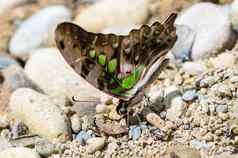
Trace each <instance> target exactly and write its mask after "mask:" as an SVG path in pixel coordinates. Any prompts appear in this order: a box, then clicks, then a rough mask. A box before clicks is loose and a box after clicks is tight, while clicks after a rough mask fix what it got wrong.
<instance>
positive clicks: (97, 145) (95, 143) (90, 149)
mask: <svg viewBox="0 0 238 158" xmlns="http://www.w3.org/2000/svg"><path fill="white" fill-rule="evenodd" d="M86 143H87V146H86V151H87V153H89V154H92V153H95V152H96V151H98V150H101V149H102V148H103V147H104V146H105V143H106V142H105V138H102V137H95V138H90V139H88V140H87V142H86Z"/></svg>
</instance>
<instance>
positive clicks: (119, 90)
mask: <svg viewBox="0 0 238 158" xmlns="http://www.w3.org/2000/svg"><path fill="white" fill-rule="evenodd" d="M111 92H112V93H113V94H117V95H122V92H123V88H121V87H117V88H114V89H112V90H111Z"/></svg>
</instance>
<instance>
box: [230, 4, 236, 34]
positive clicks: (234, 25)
mask: <svg viewBox="0 0 238 158" xmlns="http://www.w3.org/2000/svg"><path fill="white" fill-rule="evenodd" d="M231 23H232V26H233V28H234V30H236V31H238V0H234V1H233V3H232V4H231Z"/></svg>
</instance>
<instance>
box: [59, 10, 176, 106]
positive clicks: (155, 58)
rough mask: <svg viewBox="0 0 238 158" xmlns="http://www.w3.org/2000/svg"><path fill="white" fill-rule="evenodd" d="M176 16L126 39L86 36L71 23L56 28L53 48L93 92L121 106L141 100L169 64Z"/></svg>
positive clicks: (112, 36) (125, 37)
mask: <svg viewBox="0 0 238 158" xmlns="http://www.w3.org/2000/svg"><path fill="white" fill-rule="evenodd" d="M175 19H176V14H171V15H170V17H169V18H168V19H167V20H166V21H165V22H164V23H163V24H160V23H158V22H156V23H154V24H152V25H151V26H147V25H143V26H142V27H141V28H140V29H134V30H131V31H130V33H129V35H128V36H118V35H114V34H101V33H91V32H87V31H86V30H84V29H83V28H81V27H80V26H77V25H75V24H72V23H62V24H60V25H58V27H57V29H56V33H55V38H56V44H57V47H58V48H59V50H60V52H61V54H62V55H63V57H64V58H65V60H66V61H67V63H68V64H69V65H70V66H71V67H72V68H73V69H74V70H75V71H76V72H77V73H78V74H79V75H80V76H82V77H83V78H84V79H85V80H87V81H88V82H89V83H91V84H92V85H93V86H95V87H96V88H98V89H100V90H102V91H103V92H105V93H107V94H110V95H112V96H114V97H117V98H119V99H120V103H119V104H120V105H123V106H124V105H125V106H128V105H133V104H135V103H137V102H139V101H140V100H142V98H143V97H141V96H143V94H144V89H145V88H146V87H147V86H148V85H150V84H151V83H152V82H153V81H154V80H155V78H156V76H157V75H158V74H159V73H160V71H161V70H162V68H163V67H164V66H165V65H166V64H167V63H168V59H167V58H166V54H167V52H168V51H169V50H170V49H171V47H172V46H173V44H174V42H175V41H176V33H175V27H174V26H173V24H174V21H175Z"/></svg>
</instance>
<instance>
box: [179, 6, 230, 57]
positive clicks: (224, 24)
mask: <svg viewBox="0 0 238 158" xmlns="http://www.w3.org/2000/svg"><path fill="white" fill-rule="evenodd" d="M175 23H176V24H177V25H187V26H188V27H190V28H191V29H192V30H193V31H194V32H195V33H196V38H195V41H194V43H193V46H192V50H191V57H192V59H194V60H198V59H200V58H205V57H207V56H211V54H214V53H218V52H219V51H220V50H222V49H224V48H229V47H231V46H230V44H231V45H232V44H233V43H234V41H233V40H231V39H232V38H233V37H232V35H234V33H233V32H232V30H231V24H230V19H229V14H228V13H227V12H226V11H225V9H223V7H222V6H218V5H215V4H212V3H197V4H195V5H193V6H192V7H190V8H189V9H187V10H186V11H185V12H184V13H183V14H182V15H181V16H180V17H179V18H177V20H176V22H175ZM228 42H229V43H230V44H227V43H228Z"/></svg>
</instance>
